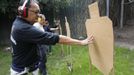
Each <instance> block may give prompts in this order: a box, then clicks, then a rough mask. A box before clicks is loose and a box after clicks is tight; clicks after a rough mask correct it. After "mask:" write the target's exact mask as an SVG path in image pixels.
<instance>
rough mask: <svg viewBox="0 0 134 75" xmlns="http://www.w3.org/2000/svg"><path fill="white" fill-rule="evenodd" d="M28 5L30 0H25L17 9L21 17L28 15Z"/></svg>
mask: <svg viewBox="0 0 134 75" xmlns="http://www.w3.org/2000/svg"><path fill="white" fill-rule="evenodd" d="M29 6H30V0H25V1H24V3H23V5H22V6H20V8H19V9H18V11H19V14H20V15H21V16H22V17H28V8H29Z"/></svg>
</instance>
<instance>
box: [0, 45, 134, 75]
mask: <svg viewBox="0 0 134 75" xmlns="http://www.w3.org/2000/svg"><path fill="white" fill-rule="evenodd" d="M52 50H53V51H52V52H53V54H52V55H48V62H47V67H48V74H49V75H89V73H90V70H89V67H90V65H89V56H88V48H87V47H86V46H72V52H71V55H70V54H69V52H68V50H67V46H64V55H63V56H62V55H61V46H60V45H57V46H54V47H53V49H52ZM133 57H134V50H129V49H126V48H120V47H116V48H115V51H114V71H115V75H133V74H134V58H133ZM67 62H72V63H73V71H72V72H69V70H68V68H67ZM10 63H11V53H9V52H6V51H2V50H0V75H9V68H10ZM92 74H93V75H103V74H102V73H100V72H99V71H98V70H97V69H96V68H95V67H93V73H92Z"/></svg>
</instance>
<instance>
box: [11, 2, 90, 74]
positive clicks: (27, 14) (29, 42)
mask: <svg viewBox="0 0 134 75" xmlns="http://www.w3.org/2000/svg"><path fill="white" fill-rule="evenodd" d="M39 11H40V8H39V5H38V2H37V1H35V0H22V2H20V6H19V8H18V12H19V16H17V17H16V19H15V21H14V22H13V25H12V30H11V42H12V47H13V51H12V64H11V69H10V71H11V73H10V75H26V74H27V73H28V72H32V73H33V75H38V63H39V56H38V52H37V50H38V49H37V48H38V47H37V44H46V45H55V44H56V43H60V44H70V45H71V44H76V45H87V44H89V43H91V42H92V40H93V37H92V36H90V37H89V38H87V39H85V40H77V39H72V38H70V37H66V36H63V35H57V34H54V33H49V32H43V31H40V30H39V29H37V28H35V27H34V26H33V24H34V23H35V22H36V21H37V18H38V14H39Z"/></svg>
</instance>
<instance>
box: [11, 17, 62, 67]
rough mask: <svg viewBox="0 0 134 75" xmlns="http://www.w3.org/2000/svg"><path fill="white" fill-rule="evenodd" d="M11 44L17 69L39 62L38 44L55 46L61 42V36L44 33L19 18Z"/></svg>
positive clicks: (14, 24) (14, 23)
mask: <svg viewBox="0 0 134 75" xmlns="http://www.w3.org/2000/svg"><path fill="white" fill-rule="evenodd" d="M11 42H12V47H13V53H12V64H14V65H16V66H17V67H28V66H30V65H32V64H34V63H36V62H38V60H39V56H38V52H37V49H38V47H37V44H46V45H54V44H56V43H58V42H59V36H58V35H57V34H54V33H49V32H42V31H40V30H39V29H37V28H36V27H34V26H32V25H31V24H30V23H29V22H28V21H26V20H24V19H22V18H20V17H17V18H16V19H15V21H14V22H13V26H12V30H11Z"/></svg>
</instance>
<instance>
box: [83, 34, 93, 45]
mask: <svg viewBox="0 0 134 75" xmlns="http://www.w3.org/2000/svg"><path fill="white" fill-rule="evenodd" d="M91 43H93V35H90V36H89V37H87V38H86V39H85V40H82V41H81V45H87V44H91Z"/></svg>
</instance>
